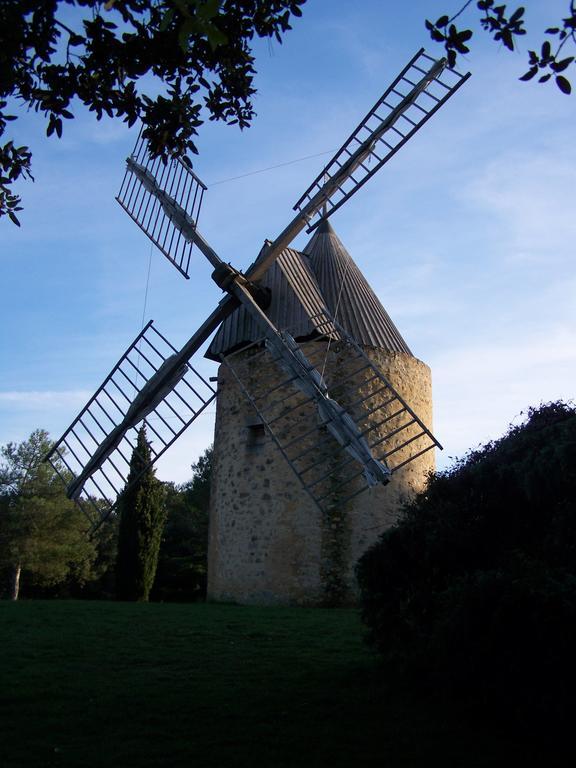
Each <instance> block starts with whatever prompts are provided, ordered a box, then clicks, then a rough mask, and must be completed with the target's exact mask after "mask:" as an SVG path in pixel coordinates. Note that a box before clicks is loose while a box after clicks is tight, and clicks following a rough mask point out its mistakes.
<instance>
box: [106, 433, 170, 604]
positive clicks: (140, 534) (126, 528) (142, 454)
mask: <svg viewBox="0 0 576 768" xmlns="http://www.w3.org/2000/svg"><path fill="white" fill-rule="evenodd" d="M149 463H150V444H149V443H148V440H147V437H146V428H145V427H144V426H142V427H141V429H140V431H139V433H138V440H137V443H136V447H135V449H134V452H133V453H132V458H131V460H130V472H129V474H128V480H127V483H126V489H125V490H124V491H122V493H121V494H120V499H119V504H118V512H119V516H120V524H119V530H118V555H117V560H116V589H117V597H118V598H119V599H120V600H137V601H147V600H148V598H149V595H150V590H151V589H152V585H153V583H154V577H155V575H156V568H157V564H158V552H159V549H160V541H161V538H162V530H163V528H164V523H165V522H166V505H165V493H164V488H163V486H162V483H161V482H160V481H159V480H157V479H156V477H155V473H154V470H153V469H152V467H148V468H147V469H145V467H147V466H148V464H149ZM143 470H144V471H143Z"/></svg>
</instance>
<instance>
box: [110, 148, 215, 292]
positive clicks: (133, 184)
mask: <svg viewBox="0 0 576 768" xmlns="http://www.w3.org/2000/svg"><path fill="white" fill-rule="evenodd" d="M205 191H206V185H205V184H203V183H202V181H200V179H199V178H198V176H196V174H195V173H194V172H193V170H192V168H191V167H190V166H189V165H188V164H187V162H186V161H185V160H184V159H182V158H173V159H171V160H168V161H167V162H165V161H163V160H162V158H153V157H151V156H150V152H149V150H148V143H147V142H146V140H145V139H143V138H141V137H139V138H138V141H137V142H136V146H135V147H134V151H133V152H132V155H131V156H130V157H128V158H127V159H126V173H125V174H124V179H123V181H122V186H121V187H120V192H119V193H118V196H117V197H116V200H117V201H118V202H119V203H120V205H121V206H122V208H124V210H125V211H126V213H128V215H129V216H130V217H131V218H132V219H133V220H134V221H135V222H136V224H138V226H139V227H140V229H142V231H143V232H144V233H145V234H146V235H148V237H149V238H150V240H152V242H153V243H154V245H156V246H157V247H158V248H159V249H160V251H162V253H163V254H164V256H166V258H167V259H168V260H169V261H170V262H171V263H172V264H173V265H174V266H175V267H176V269H177V270H178V271H179V272H180V273H181V274H182V275H184V277H185V278H186V279H189V274H188V270H189V267H190V257H191V254H192V247H193V245H194V242H195V239H194V232H195V230H196V225H197V222H198V217H199V215H200V207H201V205H202V198H203V196H204V192H205Z"/></svg>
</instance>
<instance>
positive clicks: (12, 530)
mask: <svg viewBox="0 0 576 768" xmlns="http://www.w3.org/2000/svg"><path fill="white" fill-rule="evenodd" d="M50 447H51V443H50V439H49V436H48V433H47V432H45V431H44V430H41V429H39V430H36V431H35V432H33V433H32V434H31V435H30V437H29V438H28V440H25V441H23V442H22V443H19V444H16V443H8V444H7V445H6V446H4V447H3V448H2V449H1V451H0V455H1V456H2V460H3V461H2V463H1V464H0V567H1V568H3V569H4V571H5V572H6V575H9V574H10V575H12V577H14V574H18V576H19V574H20V571H22V576H23V579H22V581H23V582H24V583H27V582H28V583H31V584H37V585H42V586H52V585H55V584H59V583H62V582H64V581H65V580H70V579H71V580H73V581H75V582H76V583H77V584H83V583H85V582H86V581H87V580H88V579H89V578H90V577H91V576H92V568H93V565H94V560H95V557H96V552H95V547H94V544H93V543H92V542H91V541H89V540H88V538H87V536H86V529H87V523H86V519H85V518H84V516H83V515H82V514H81V513H80V512H79V510H78V508H77V507H76V505H75V504H73V503H72V502H70V501H68V499H67V498H66V496H65V493H64V487H63V485H62V482H61V480H60V478H59V477H58V475H57V474H56V472H55V471H54V470H53V469H52V467H51V466H50V465H49V464H47V463H44V462H43V458H44V456H45V455H46V454H47V453H48V451H49V449H50ZM61 471H62V472H63V474H65V470H64V468H63V467H62V468H61ZM13 591H14V594H13V595H12V596H13V597H17V596H18V582H17V581H16V584H15V585H14V587H13Z"/></svg>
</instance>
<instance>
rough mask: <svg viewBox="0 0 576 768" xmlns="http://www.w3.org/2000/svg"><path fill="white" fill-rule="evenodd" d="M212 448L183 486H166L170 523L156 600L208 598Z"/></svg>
mask: <svg viewBox="0 0 576 768" xmlns="http://www.w3.org/2000/svg"><path fill="white" fill-rule="evenodd" d="M212 455H213V452H212V447H210V448H208V449H207V450H206V451H205V452H204V453H203V454H202V456H200V458H199V459H198V461H197V463H196V464H193V465H192V471H193V477H192V480H190V481H189V482H187V483H184V484H183V485H181V486H174V485H172V484H166V508H167V510H168V519H167V521H166V526H165V528H164V534H163V536H162V544H161V545H160V556H159V560H158V571H157V574H156V582H155V584H154V589H153V590H152V595H151V597H152V599H153V600H163V601H176V600H178V601H191V600H201V599H203V598H204V597H205V595H206V574H207V559H208V516H209V506H210V480H211V475H212Z"/></svg>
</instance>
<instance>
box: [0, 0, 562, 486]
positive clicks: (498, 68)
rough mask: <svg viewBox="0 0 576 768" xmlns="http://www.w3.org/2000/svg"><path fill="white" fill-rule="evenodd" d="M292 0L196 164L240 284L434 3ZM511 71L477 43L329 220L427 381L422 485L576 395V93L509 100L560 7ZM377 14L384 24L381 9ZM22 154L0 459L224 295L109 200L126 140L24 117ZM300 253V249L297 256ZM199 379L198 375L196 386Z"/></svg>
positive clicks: (4, 264)
mask: <svg viewBox="0 0 576 768" xmlns="http://www.w3.org/2000/svg"><path fill="white" fill-rule="evenodd" d="M397 5H401V4H399V3H392V2H384V0H380V1H379V2H377V1H376V0H374V1H373V0H363V1H362V2H358V3H350V2H345V1H344V0H309V1H308V3H307V4H306V6H304V15H303V18H302V19H301V20H299V21H296V22H295V25H294V30H293V31H292V32H291V33H289V34H288V36H287V37H286V38H285V41H284V44H283V45H281V46H280V45H277V44H275V43H272V44H269V43H268V42H267V41H264V42H260V43H258V45H257V68H258V70H259V74H258V78H257V83H256V84H257V87H258V95H257V96H256V98H255V107H256V111H257V113H258V116H257V118H256V119H255V121H254V124H253V126H252V127H251V128H250V129H249V130H247V131H244V132H240V131H238V130H237V129H236V128H234V127H227V126H224V125H216V124H213V123H209V124H206V125H205V126H204V127H203V128H202V129H201V133H200V136H199V139H198V148H199V150H200V155H199V157H197V158H195V160H194V167H195V170H196V172H197V173H198V174H199V176H200V177H201V178H202V179H203V180H204V181H205V182H206V183H207V185H208V187H209V189H208V192H207V194H206V196H205V202H204V206H203V210H202V214H201V218H200V228H201V230H202V232H203V234H204V235H205V237H206V238H207V239H208V240H209V242H210V243H211V244H212V246H213V247H214V248H215V249H216V250H217V252H218V253H219V254H220V255H221V257H222V258H224V259H225V260H226V261H231V262H232V263H233V264H234V265H235V266H237V267H240V268H244V267H246V266H247V265H248V264H249V263H250V262H251V261H252V260H253V259H254V257H255V255H256V253H257V252H258V250H259V248H260V246H261V245H262V242H263V240H264V238H266V237H270V238H273V237H274V236H275V235H277V234H278V233H279V231H280V230H281V229H282V228H283V227H284V226H285V224H286V223H287V221H288V219H289V217H290V214H291V208H292V205H293V204H294V203H295V202H296V200H297V199H298V197H299V196H300V194H301V192H302V191H303V190H304V189H305V188H306V187H307V186H308V184H309V183H310V181H311V180H312V179H313V178H314V177H315V176H316V174H317V173H318V172H319V171H320V170H321V168H322V165H323V162H325V161H326V160H327V159H328V158H329V155H325V156H320V157H316V158H312V159H309V160H305V161H302V162H296V163H292V164H289V165H283V166H282V167H280V168H276V169H275V170H271V171H266V172H264V173H257V174H254V175H249V176H245V177H244V178H241V179H236V180H234V181H228V182H226V183H219V182H222V181H224V180H226V179H230V178H231V177H236V176H241V175H243V174H248V173H251V172H253V171H258V170H261V169H265V168H268V167H270V166H275V165H279V164H282V163H288V162H289V161H292V160H296V159H298V158H302V157H307V156H310V155H316V154H319V153H322V152H328V151H330V150H334V149H336V148H338V147H339V146H340V144H341V142H342V141H343V140H344V138H345V137H346V136H347V135H348V133H349V132H350V131H351V130H352V129H353V128H354V127H355V125H356V124H357V123H358V122H359V120H360V119H361V118H362V117H363V116H364V114H365V113H366V112H367V110H368V109H369V108H370V107H371V106H372V104H373V102H374V101H375V100H376V99H377V98H378V97H379V96H380V94H381V93H382V91H383V90H384V89H385V87H386V86H387V85H388V83H389V82H390V81H391V80H392V79H393V78H394V77H395V76H396V75H397V73H398V71H399V70H400V69H401V68H402V67H403V66H404V64H405V63H406V62H407V61H408V60H409V59H410V57H411V56H412V55H413V54H414V53H415V52H416V51H417V50H418V48H419V47H420V46H425V47H426V48H427V50H428V51H429V52H430V53H432V54H433V55H440V54H441V50H440V48H438V47H436V48H435V47H434V45H433V44H432V43H431V42H430V41H429V40H428V38H427V33H426V30H425V29H424V23H423V22H424V19H425V18H426V17H427V16H428V15H429V16H432V17H437V16H439V15H440V14H441V13H442V12H444V11H446V12H450V10H454V9H456V8H457V7H458V5H459V3H454V2H451V1H450V0H446V1H444V0H439V1H438V2H436V0H434V2H430V0H428V2H425V1H424V0H421V1H420V0H414V1H413V2H410V3H406V4H404V7H403V8H401V9H399V10H397V9H396V6H397ZM525 5H526V8H527V14H526V15H527V22H528V26H529V29H530V32H531V34H530V35H529V36H528V37H527V38H526V39H525V40H523V41H522V45H521V49H520V52H519V53H518V54H510V53H508V52H506V51H504V50H501V49H499V48H498V46H497V45H495V44H494V43H492V42H491V41H490V40H489V39H488V38H487V37H486V36H485V35H484V34H483V33H482V32H480V31H479V30H478V32H477V33H476V34H475V37H474V39H473V50H472V53H471V54H469V55H468V56H467V57H465V58H462V59H461V60H460V62H459V69H460V70H462V71H465V70H470V71H471V72H472V75H473V76H472V78H470V80H469V81H468V82H467V83H466V84H465V85H464V86H463V88H462V89H461V90H460V91H459V92H458V93H457V94H456V95H455V96H454V97H453V99H452V100H451V101H450V102H449V103H448V104H447V105H446V106H444V108H443V109H442V110H441V111H440V112H439V113H438V114H437V115H436V116H435V117H434V118H432V120H431V121H430V122H429V123H428V124H427V125H426V126H425V127H424V128H423V129H422V130H421V131H420V132H419V133H418V134H417V135H416V137H414V138H413V139H412V140H411V141H410V142H409V143H408V144H407V145H406V146H405V147H404V148H403V149H402V150H401V151H400V152H399V153H398V155H397V156H396V157H395V158H393V160H392V161H391V162H390V163H389V164H388V165H387V166H385V168H384V169H382V170H381V171H380V173H379V174H378V175H377V176H376V177H375V178H374V179H373V180H372V181H371V182H369V184H368V185H366V187H365V188H364V189H363V190H361V191H360V192H359V193H358V194H357V195H356V196H355V197H354V198H353V199H352V200H351V201H350V202H349V203H348V204H347V205H346V206H344V207H343V209H342V210H341V211H339V212H338V213H337V214H335V216H334V217H333V219H332V222H333V225H334V228H335V229H336V232H337V233H338V235H339V237H340V239H341V240H342V241H343V243H344V244H345V246H346V247H347V248H348V250H349V251H350V253H351V255H352V257H353V258H354V259H355V260H356V262H357V263H358V265H359V266H360V268H361V269H362V270H363V272H364V274H365V275H366V277H367V278H368V280H369V281H370V283H371V284H372V286H373V288H374V290H375V291H376V293H377V294H378V296H379V297H380V299H381V301H382V302H383V304H384V306H385V307H386V308H387V310H388V312H389V313H390V315H391V316H392V318H393V319H394V321H395V322H396V324H397V325H398V327H399V329H400V331H401V333H402V334H403V336H404V337H405V339H406V340H407V342H408V344H409V345H410V347H411V348H412V350H413V352H414V354H415V355H416V356H417V357H419V358H420V359H422V360H424V361H425V362H426V363H428V364H429V365H430V366H431V368H432V375H433V386H434V402H435V415H434V431H435V433H436V434H437V436H438V438H439V439H440V441H441V442H442V443H443V444H444V446H445V450H444V452H443V453H440V454H439V455H438V456H437V461H438V464H439V466H446V465H447V464H450V463H451V461H452V459H453V457H456V456H459V455H462V454H463V453H464V452H465V451H466V450H467V449H469V448H471V447H474V446H477V445H478V444H480V443H482V442H485V441H486V440H489V439H492V438H495V437H498V436H499V435H501V434H502V433H503V431H504V430H505V429H506V427H507V425H508V424H509V423H510V422H511V421H515V422H517V421H518V420H519V419H520V418H521V416H520V414H521V412H522V411H525V409H526V408H527V407H528V406H530V405H536V404H538V403H540V402H542V401H544V402H546V401H550V400H554V399H557V398H564V399H571V398H572V397H573V396H574V381H576V302H575V301H574V295H575V288H576V268H575V262H576V260H575V257H574V246H573V244H574V242H575V240H576V237H575V235H576V216H575V215H574V183H575V174H574V169H575V167H576V162H575V161H576V147H575V145H574V141H573V135H574V118H575V117H576V96H572V97H566V96H564V95H563V94H561V93H560V92H559V91H558V90H557V89H556V88H555V87H545V86H538V85H537V84H534V83H530V84H526V85H524V84H522V83H519V82H518V81H517V77H518V76H519V75H520V74H522V73H523V72H524V71H525V69H526V64H525V61H526V55H525V52H526V49H527V48H530V47H533V45H535V44H536V43H537V41H538V39H539V38H540V34H541V30H543V29H544V28H545V27H546V26H550V25H551V24H552V22H553V21H556V20H558V19H559V18H561V16H562V15H563V14H564V12H565V6H566V0H528V1H527V2H526V3H525ZM391 8H394V10H393V11H392V10H390V9H391ZM12 126H13V129H14V136H15V139H16V141H17V142H18V144H23V143H28V144H29V145H30V146H31V148H32V149H33V152H34V175H35V177H36V182H35V183H34V184H31V183H27V184H24V185H22V186H21V187H20V191H21V192H22V194H23V197H24V205H25V210H24V211H23V212H22V215H21V221H22V227H21V229H17V228H16V227H14V226H12V225H11V224H10V223H9V222H5V221H2V223H0V280H1V285H2V292H1V296H2V301H1V303H0V312H1V315H2V316H1V318H0V329H1V330H0V344H1V349H2V355H1V356H0V444H4V443H6V442H7V441H10V440H14V441H19V440H23V439H25V438H26V437H27V436H28V435H29V434H30V432H31V431H32V430H33V429H35V428H38V427H43V428H45V429H47V430H49V432H50V433H51V435H52V436H53V437H54V438H56V437H58V436H59V435H60V434H61V433H62V432H63V431H64V429H65V428H66V427H67V425H68V424H69V422H70V421H71V420H72V419H73V418H74V417H75V416H76V414H77V412H78V411H79V409H80V408H81V407H82V405H83V404H84V402H85V401H86V400H87V398H88V397H89V396H90V394H91V393H92V392H93V390H94V389H95V388H96V387H97V386H98V385H99V384H100V382H101V381H102V379H103V378H104V376H105V375H106V374H107V373H108V372H109V370H110V368H111V367H112V365H113V364H114V363H115V362H116V360H117V358H118V357H119V356H120V355H121V354H122V352H123V351H124V349H125V348H126V347H127V346H128V344H129V343H130V342H131V341H132V339H133V338H134V337H135V336H136V334H137V333H138V331H139V330H140V327H141V323H142V315H143V308H144V296H145V287H146V277H147V272H148V265H149V260H150V258H151V279H150V286H149V292H148V300H147V306H146V312H145V316H146V320H148V319H150V318H153V319H154V320H155V323H156V325H157V326H158V328H159V329H160V330H161V331H162V332H163V333H165V334H166V335H167V336H168V338H169V339H170V340H171V341H172V343H174V344H176V345H180V344H181V343H183V342H184V341H186V339H187V338H188V337H189V336H190V335H191V334H192V332H193V331H194V330H195V329H196V327H197V326H198V325H199V324H200V323H201V322H202V320H204V319H205V317H206V315H207V314H208V313H209V312H210V310H211V309H212V308H213V306H214V304H215V303H216V301H217V300H219V298H220V292H219V290H218V289H217V288H216V287H215V286H213V285H212V284H211V282H210V279H209V273H210V270H209V267H208V265H207V263H205V262H204V261H203V259H202V257H201V256H200V255H199V254H198V255H197V257H196V261H195V263H194V265H193V270H192V275H191V279H190V280H189V281H186V280H184V279H183V278H182V277H181V276H180V275H179V274H178V273H177V272H176V270H174V269H173V267H172V266H171V265H170V264H169V263H168V262H167V261H166V260H165V259H164V257H163V256H162V255H161V254H160V253H158V252H156V251H152V249H151V246H150V243H149V241H148V240H147V238H146V237H145V236H144V235H143V234H142V233H141V232H140V231H139V230H138V228H137V227H136V225H135V224H133V222H132V221H131V220H130V219H129V218H128V217H127V216H126V215H125V213H124V212H123V211H122V209H121V208H120V206H118V204H117V203H116V202H115V200H114V196H115V195H116V194H117V191H118V189H119V186H120V182H121V179H122V175H123V166H124V158H125V156H126V155H127V154H129V152H130V150H131V148H132V145H133V142H134V140H135V135H134V131H128V129H127V128H126V127H125V126H124V124H122V123H117V122H114V121H102V122H100V123H98V122H96V121H95V120H94V119H93V117H92V116H91V115H89V114H88V113H84V112H81V111H79V112H78V114H77V118H76V119H75V120H74V121H70V122H69V123H68V124H67V125H65V133H64V137H63V139H62V140H61V141H58V140H57V139H47V138H45V136H44V130H45V126H44V125H43V123H42V121H41V120H39V119H38V117H37V116H36V115H29V114H25V115H24V116H23V118H22V119H21V120H19V121H17V122H16V123H13V124H12ZM305 242H306V236H303V237H300V238H299V240H297V241H296V243H295V245H296V246H297V247H298V246H303V245H304V243H305ZM212 365H213V364H211V363H209V362H208V361H205V362H203V363H202V366H201V367H202V370H204V371H206V372H207V373H208V374H209V375H212V374H213V373H214V372H215V371H214V370H213V368H212ZM212 429H213V411H211V412H209V413H207V414H205V415H203V416H202V417H201V418H200V419H199V421H198V422H197V423H195V424H194V425H192V427H191V428H190V429H189V430H188V432H187V433H186V435H185V436H184V437H183V438H181V440H180V441H179V443H178V444H177V445H175V446H174V447H173V448H172V449H171V450H170V451H169V452H168V454H167V456H166V457H164V459H163V460H162V462H161V464H160V467H159V476H160V477H161V478H162V479H173V480H177V481H181V480H184V479H186V478H188V477H189V476H190V464H191V463H192V462H193V461H194V460H195V459H196V458H197V456H198V455H199V453H200V452H201V451H202V450H203V449H204V448H205V447H206V446H207V445H208V444H209V443H210V442H211V433H212Z"/></svg>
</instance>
